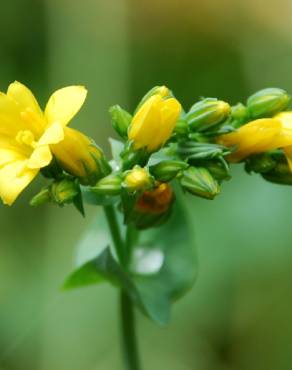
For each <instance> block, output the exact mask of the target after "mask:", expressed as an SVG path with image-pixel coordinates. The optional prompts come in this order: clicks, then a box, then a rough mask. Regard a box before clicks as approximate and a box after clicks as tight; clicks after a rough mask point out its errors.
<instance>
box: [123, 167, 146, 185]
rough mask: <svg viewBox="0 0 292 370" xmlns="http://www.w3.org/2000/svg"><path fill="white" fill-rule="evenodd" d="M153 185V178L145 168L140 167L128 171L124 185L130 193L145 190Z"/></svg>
mask: <svg viewBox="0 0 292 370" xmlns="http://www.w3.org/2000/svg"><path fill="white" fill-rule="evenodd" d="M151 184H152V178H151V176H150V174H149V172H148V170H146V169H145V168H141V167H139V166H136V167H134V168H133V169H132V170H130V171H128V172H127V174H126V176H125V179H124V182H123V185H124V187H125V188H126V189H127V190H129V191H136V190H145V189H147V188H149V187H150V186H151Z"/></svg>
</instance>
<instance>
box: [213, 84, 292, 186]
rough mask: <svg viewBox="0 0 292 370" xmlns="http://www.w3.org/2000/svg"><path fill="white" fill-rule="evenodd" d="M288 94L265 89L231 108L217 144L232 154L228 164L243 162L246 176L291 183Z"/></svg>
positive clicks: (291, 134) (291, 124) (291, 129)
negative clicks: (226, 130) (224, 130)
mask: <svg viewBox="0 0 292 370" xmlns="http://www.w3.org/2000/svg"><path fill="white" fill-rule="evenodd" d="M290 102H291V97H290V95H289V94H288V93H287V92H286V91H285V90H282V89H278V88H268V89H263V90H260V91H258V92H256V93H255V94H253V95H251V96H250V97H249V98H248V99H247V101H246V104H245V105H244V104H242V103H238V104H237V105H236V106H234V107H232V111H231V116H230V119H229V121H228V122H227V125H231V126H232V127H233V128H234V131H233V132H230V133H224V132H223V133H222V135H219V136H218V137H217V143H219V144H221V145H224V146H226V147H228V148H230V150H231V151H232V152H231V153H230V154H229V155H228V156H227V160H228V161H229V162H244V164H245V169H246V171H247V172H248V173H251V172H254V173H259V174H261V175H262V177H263V178H264V179H266V180H267V181H270V182H273V183H277V184H287V185H291V184H292V111H289V104H290Z"/></svg>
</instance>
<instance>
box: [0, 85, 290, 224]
mask: <svg viewBox="0 0 292 370" xmlns="http://www.w3.org/2000/svg"><path fill="white" fill-rule="evenodd" d="M0 98H1V99H2V100H1V104H2V105H1V107H3V109H4V108H5V112H6V113H5V114H6V115H7V117H6V118H7V122H8V123H9V122H10V121H11V122H12V121H13V122H15V125H7V124H6V123H5V122H6V121H5V122H4V123H3V124H1V125H0V131H1V132H3V135H5V136H3V140H2V141H3V147H2V148H1V147H0V159H1V161H0V196H1V198H2V200H3V201H4V202H5V203H7V204H11V203H13V201H14V200H15V199H16V197H17V196H18V195H19V194H20V192H21V191H22V190H23V189H24V188H25V187H26V186H27V185H28V184H29V183H30V182H31V181H32V179H33V178H34V177H35V176H36V175H37V173H38V172H41V173H42V174H43V175H44V176H45V177H47V178H49V179H50V180H51V183H50V184H49V185H48V186H47V187H45V188H43V189H42V190H41V191H40V193H38V194H37V195H36V196H35V197H34V198H33V199H32V201H31V204H32V205H34V206H35V205H39V204H43V203H46V202H53V203H56V204H58V205H59V206H63V205H64V204H68V203H73V204H74V205H75V206H76V207H77V208H78V209H79V211H81V212H82V213H83V199H85V200H86V199H88V195H90V196H91V199H92V197H93V198H94V199H95V204H106V203H107V202H109V201H110V199H112V200H114V201H116V200H118V201H119V202H120V206H119V209H120V210H121V211H122V212H123V215H124V221H125V223H126V224H129V223H132V224H134V225H135V226H136V227H137V228H141V229H142V228H147V227H152V226H155V225H159V224H161V223H162V222H164V221H165V220H166V219H167V218H168V216H169V214H170V212H171V209H172V204H173V202H174V201H175V192H174V190H173V189H175V190H176V189H179V188H181V189H182V190H183V191H184V192H187V193H189V194H191V195H195V196H198V197H201V198H205V199H214V197H215V196H216V195H218V194H219V193H220V187H221V185H222V182H223V181H225V180H229V179H230V172H229V166H230V163H231V162H241V161H243V162H245V168H246V170H247V171H248V172H256V173H259V174H261V175H262V176H263V177H264V178H265V179H267V180H269V181H272V182H276V183H281V184H283V183H284V184H291V183H292V180H291V177H292V176H291V170H292V112H289V111H287V109H288V105H289V103H290V100H291V99H290V96H289V95H288V94H287V93H286V92H285V91H284V90H281V89H276V88H269V89H264V90H261V91H258V92H257V93H255V94H253V95H251V96H250V97H249V98H248V99H247V101H246V103H245V104H243V103H238V104H236V105H234V106H230V105H229V104H228V103H227V102H225V101H222V100H218V99H216V98H202V99H201V100H199V101H198V102H196V103H195V104H193V105H192V106H191V107H190V109H189V110H184V109H183V108H182V105H181V103H180V102H179V101H178V100H177V99H176V98H175V97H174V95H173V93H172V92H171V91H170V90H169V89H168V88H167V87H165V86H156V87H154V88H153V89H151V90H150V91H149V92H148V93H147V94H146V95H145V96H144V97H143V98H142V99H141V101H140V102H139V103H138V105H137V107H136V109H135V111H134V112H133V113H129V112H127V111H126V110H125V109H123V108H122V107H120V106H119V105H114V106H113V107H111V108H110V110H109V113H110V117H111V122H112V126H113V128H114V129H115V131H116V133H117V134H118V135H119V137H120V140H119V141H112V142H114V146H115V155H114V159H113V160H111V161H108V160H107V159H106V158H105V156H104V154H103V152H102V150H101V149H100V148H99V147H98V146H97V145H96V144H95V143H94V142H93V140H92V139H90V138H89V137H87V136H86V135H84V134H83V133H81V132H80V131H77V130H74V129H72V128H69V127H67V124H68V122H69V121H70V120H71V119H72V118H73V116H74V115H75V114H76V113H77V112H78V110H79V109H80V108H81V106H82V104H83V102H84V100H85V98H86V90H85V89H84V87H82V86H71V87H68V88H64V89H60V90H58V91H56V92H55V93H54V94H53V95H52V97H51V98H50V99H49V101H48V104H47V106H46V109H45V110H44V111H42V110H41V109H40V107H39V106H38V103H37V101H36V99H35V98H34V96H33V95H32V93H31V92H30V90H28V89H27V88H26V87H25V86H24V85H22V84H20V83H13V84H11V85H10V87H9V89H8V91H7V94H2V95H1V96H0ZM8 113H9V114H8ZM3 114H4V113H3ZM10 115H11V117H10ZM12 144H13V145H12ZM11 145H12V146H11ZM117 148H118V150H117Z"/></svg>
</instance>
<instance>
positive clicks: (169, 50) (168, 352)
mask: <svg viewBox="0 0 292 370" xmlns="http://www.w3.org/2000/svg"><path fill="white" fill-rule="evenodd" d="M291 24H292V4H291V1H290V0H277V1H274V0H272V1H269V2H267V1H264V0H245V1H240V0H221V1H219V0H205V1H204V2H201V1H196V0H195V1H194V0H193V1H191V0H168V1H167V0H147V1H146V0H140V1H134V0H128V1H127V0H124V1H122V0H98V1H96V0H83V1H78V0H58V1H57V0H13V1H10V2H8V1H6V2H3V3H2V4H1V22H0V41H1V47H0V89H1V90H2V91H4V90H5V89H6V88H7V85H8V84H9V83H10V82H12V81H14V80H15V79H17V80H20V81H21V82H23V83H25V84H27V85H29V86H30V87H31V89H32V90H33V91H34V92H35V94H36V95H37V96H38V97H39V99H40V101H41V102H42V104H43V105H44V104H45V101H46V99H47V98H48V96H49V94H50V93H51V92H52V91H54V90H55V89H57V88H59V87H63V86H66V85H68V84H84V85H86V86H87V87H88V89H89V97H88V100H87V103H86V105H85V106H84V108H83V109H82V111H81V113H80V114H79V115H78V117H77V118H76V120H75V121H74V122H73V126H74V127H78V128H79V129H81V130H84V131H85V132H87V133H88V134H90V135H91V136H92V137H94V139H95V140H96V141H97V142H98V143H99V144H100V145H101V146H104V147H105V148H107V149H108V143H107V138H108V136H109V135H111V134H112V130H111V128H110V124H109V119H108V114H107V110H108V107H109V106H110V105H113V104H115V103H119V104H121V105H123V106H125V107H127V108H129V109H133V108H134V106H135V104H136V103H137V102H138V100H139V98H140V97H141V96H142V95H143V94H144V93H145V92H146V91H147V90H148V89H149V88H151V87H152V86H154V85H158V84H166V85H168V86H169V87H171V88H172V89H173V90H174V92H175V94H176V96H177V97H178V98H179V99H180V100H181V102H182V103H183V104H184V106H185V107H186V108H187V107H189V106H190V104H192V103H193V102H195V101H196V100H197V99H198V98H199V97H200V96H211V97H213V96H215V97H219V98H221V99H226V100H228V101H229V102H231V103H236V102H238V101H239V100H244V99H245V97H247V96H248V94H250V93H252V92H254V91H255V90H257V89H260V88H264V87H270V86H275V87H276V86H278V87H282V88H284V89H287V90H288V91H289V92H290V93H291V92H292V73H291V67H292V38H291V27H292V26H291ZM233 173H234V178H233V180H232V181H231V182H229V183H226V184H224V187H223V191H222V194H221V195H220V196H219V197H218V199H216V200H215V201H213V202H208V201H204V200H200V199H197V198H194V197H189V198H188V199H187V200H188V205H189V207H190V211H191V212H192V215H193V224H194V229H195V232H196V242H197V244H196V248H197V254H198V260H199V276H198V281H197V284H196V285H195V287H194V288H193V289H192V291H191V292H190V293H189V294H188V295H187V296H186V297H185V298H184V299H183V300H181V301H180V302H178V303H176V305H175V307H174V310H173V320H172V323H171V325H169V326H168V327H167V328H160V327H156V326H155V325H154V324H152V323H150V322H149V321H148V320H147V319H145V318H144V317H142V316H141V315H139V324H138V326H139V339H140V346H141V352H142V358H143V362H144V364H145V365H144V369H145V370H147V369H149V370H150V369H151V370H161V369H170V370H227V369H228V370H231V369H232V370H261V369H265V370H279V369H280V370H291V362H292V351H291V341H292V291H291V280H292V243H291V240H292V227H291V225H292V224H291V219H292V207H291V206H290V204H292V201H291V200H292V189H291V188H289V187H284V186H277V185H273V184H270V183H266V182H264V180H262V179H261V178H259V177H257V176H248V175H246V174H245V173H244V172H243V169H242V168H240V166H237V167H236V168H234V170H233ZM41 182H42V181H41V179H39V180H37V181H35V182H34V183H33V185H32V186H31V187H29V189H27V190H26V191H25V193H24V194H23V195H22V196H21V197H20V199H19V200H18V202H17V203H16V204H15V205H14V206H13V207H11V208H8V207H4V206H1V207H0V214H1V216H0V217H1V223H0V241H1V247H0V300H1V304H0V369H1V370H69V369H70V370H84V369H87V370H121V369H122V367H121V358H120V349H119V333H118V321H117V311H118V301H117V294H116V291H115V290H114V289H113V288H112V287H110V286H109V285H106V284H104V285H101V286H98V287H90V288H86V289H83V290H79V291H73V292H70V293H63V292H61V291H60V286H61V283H62V282H63V280H64V277H65V276H66V275H67V274H68V273H69V272H70V271H71V269H72V266H73V263H74V258H75V256H76V250H75V248H74V245H75V243H76V240H78V238H80V235H81V234H82V232H83V231H84V230H85V228H86V227H87V226H88V225H89V224H90V223H91V222H92V220H93V219H94V217H95V212H96V211H95V210H93V209H90V208H89V209H88V210H87V218H86V219H82V218H81V217H80V216H79V215H78V214H77V213H76V212H75V210H74V209H73V208H72V207H66V208H63V209H57V208H55V207H53V206H48V207H42V208H39V209H31V208H30V207H29V206H28V201H29V199H30V197H31V196H32V195H33V194H34V193H35V192H36V191H37V190H38V189H39V186H40V185H41Z"/></svg>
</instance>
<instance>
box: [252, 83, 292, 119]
mask: <svg viewBox="0 0 292 370" xmlns="http://www.w3.org/2000/svg"><path fill="white" fill-rule="evenodd" d="M290 101H291V97H290V95H288V94H287V92H286V91H285V90H282V89H278V88H268V89H263V90H260V91H258V92H256V93H255V94H253V95H251V96H250V97H249V98H248V100H247V108H248V112H249V115H250V117H251V118H262V117H272V116H273V115H275V114H276V113H279V112H281V111H283V110H285V109H286V108H287V107H288V105H289V103H290Z"/></svg>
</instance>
